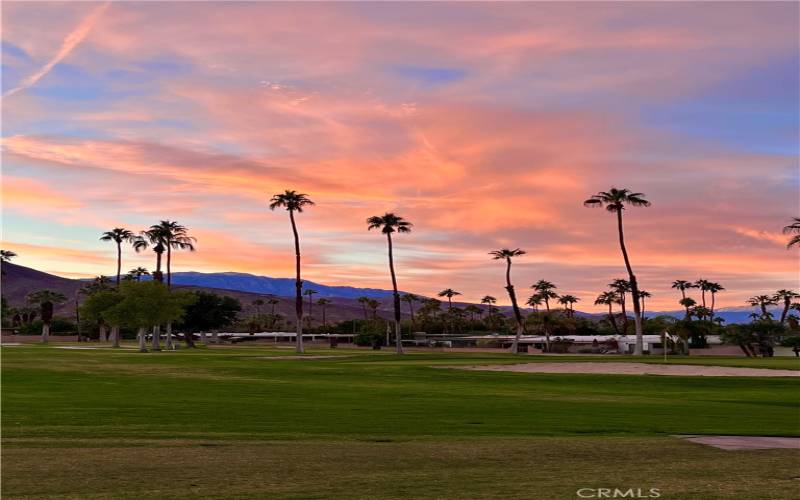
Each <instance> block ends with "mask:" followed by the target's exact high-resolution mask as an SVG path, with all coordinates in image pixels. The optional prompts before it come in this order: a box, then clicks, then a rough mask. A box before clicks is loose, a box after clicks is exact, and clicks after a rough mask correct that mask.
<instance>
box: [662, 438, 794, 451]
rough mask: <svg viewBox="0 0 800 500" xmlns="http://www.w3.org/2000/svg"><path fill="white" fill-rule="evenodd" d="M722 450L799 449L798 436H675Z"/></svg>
mask: <svg viewBox="0 0 800 500" xmlns="http://www.w3.org/2000/svg"><path fill="white" fill-rule="evenodd" d="M677 437H679V438H681V439H685V440H687V441H691V442H693V443H698V444H705V445H708V446H713V447H715V448H720V449H722V450H774V449H778V448H784V449H794V450H800V438H793V437H771V436H677Z"/></svg>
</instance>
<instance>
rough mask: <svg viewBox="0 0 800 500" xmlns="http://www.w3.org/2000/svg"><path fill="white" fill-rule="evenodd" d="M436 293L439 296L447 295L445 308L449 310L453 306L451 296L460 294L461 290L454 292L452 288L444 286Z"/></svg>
mask: <svg viewBox="0 0 800 500" xmlns="http://www.w3.org/2000/svg"><path fill="white" fill-rule="evenodd" d="M437 295H439V297H447V309H448V310H450V309H452V308H453V297H455V296H456V295H461V292H456V291H455V290H453V289H452V288H445V289H444V290H442V291H441V292H439V293H438V294H437Z"/></svg>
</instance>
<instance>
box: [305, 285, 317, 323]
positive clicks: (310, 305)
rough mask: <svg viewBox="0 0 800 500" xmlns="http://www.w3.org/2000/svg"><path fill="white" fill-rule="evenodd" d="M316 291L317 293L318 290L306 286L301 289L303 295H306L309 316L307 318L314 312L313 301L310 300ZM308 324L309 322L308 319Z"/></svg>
mask: <svg viewBox="0 0 800 500" xmlns="http://www.w3.org/2000/svg"><path fill="white" fill-rule="evenodd" d="M317 293H319V292H318V291H316V290H314V289H312V288H306V289H305V290H303V295H307V296H308V316H309V318H310V317H311V315H312V314H313V313H314V310H313V309H314V303H313V302H312V300H313V297H314V295H315V294H317ZM309 324H310V321H309Z"/></svg>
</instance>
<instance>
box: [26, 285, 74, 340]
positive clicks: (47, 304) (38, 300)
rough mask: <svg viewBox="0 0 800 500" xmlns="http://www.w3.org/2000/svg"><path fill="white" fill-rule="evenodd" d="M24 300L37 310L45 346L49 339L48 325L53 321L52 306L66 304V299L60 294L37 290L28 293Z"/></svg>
mask: <svg viewBox="0 0 800 500" xmlns="http://www.w3.org/2000/svg"><path fill="white" fill-rule="evenodd" d="M26 300H27V301H28V304H31V305H34V306H36V307H38V308H39V315H40V316H41V318H42V343H44V344H46V343H47V341H48V339H49V337H50V323H51V322H52V321H53V306H54V305H55V304H62V303H64V302H66V301H67V297H66V296H64V294H63V293H61V292H54V291H52V290H39V291H36V292H32V293H29V294H28V296H27V297H26Z"/></svg>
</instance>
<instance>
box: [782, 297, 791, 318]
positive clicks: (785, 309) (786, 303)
mask: <svg viewBox="0 0 800 500" xmlns="http://www.w3.org/2000/svg"><path fill="white" fill-rule="evenodd" d="M791 306H792V299H791V298H789V297H785V298H784V299H783V311H781V323H783V322H784V321H786V315H787V314H789V308H790V307H791Z"/></svg>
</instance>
